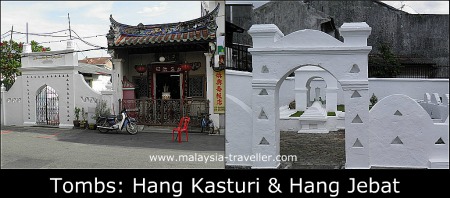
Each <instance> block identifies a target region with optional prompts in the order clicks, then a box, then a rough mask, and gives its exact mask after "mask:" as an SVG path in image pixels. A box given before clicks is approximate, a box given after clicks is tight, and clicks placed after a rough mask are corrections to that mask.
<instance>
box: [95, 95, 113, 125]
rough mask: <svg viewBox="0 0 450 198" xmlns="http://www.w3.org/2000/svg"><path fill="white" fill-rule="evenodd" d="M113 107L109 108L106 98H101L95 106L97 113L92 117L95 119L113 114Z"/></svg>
mask: <svg viewBox="0 0 450 198" xmlns="http://www.w3.org/2000/svg"><path fill="white" fill-rule="evenodd" d="M110 112H111V109H110V108H108V104H107V103H106V101H105V100H99V102H98V103H97V106H95V115H94V116H93V117H92V119H94V120H98V118H99V117H100V116H101V117H107V116H109V115H111V113H110ZM97 124H98V123H95V125H96V126H95V127H97Z"/></svg>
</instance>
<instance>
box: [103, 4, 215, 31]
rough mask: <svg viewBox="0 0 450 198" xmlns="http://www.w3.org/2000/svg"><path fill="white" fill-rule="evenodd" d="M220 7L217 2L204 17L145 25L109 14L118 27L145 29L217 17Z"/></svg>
mask: <svg viewBox="0 0 450 198" xmlns="http://www.w3.org/2000/svg"><path fill="white" fill-rule="evenodd" d="M219 7H220V3H219V4H217V6H216V8H214V10H213V11H211V12H210V13H208V14H206V15H204V16H202V17H199V18H196V19H191V20H188V21H181V22H173V23H160V24H148V25H143V24H142V23H139V24H138V25H135V26H134V25H128V24H123V23H120V22H117V21H116V20H115V19H114V18H113V16H112V14H110V15H109V21H110V22H111V25H112V26H116V27H117V26H119V27H137V28H144V29H147V28H156V27H162V26H175V25H178V24H192V23H196V22H198V21H202V20H206V19H208V18H210V17H211V16H213V17H214V18H215V17H216V16H217V14H218V12H219Z"/></svg>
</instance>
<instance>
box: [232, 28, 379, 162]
mask: <svg viewBox="0 0 450 198" xmlns="http://www.w3.org/2000/svg"><path fill="white" fill-rule="evenodd" d="M370 31H371V28H370V27H369V26H368V25H367V24H366V23H364V22H363V23H345V24H344V25H342V27H341V28H340V33H341V35H342V36H343V37H344V40H345V42H344V43H343V42H340V41H338V40H336V39H335V38H333V37H331V36H329V35H327V34H325V33H323V32H320V31H316V30H300V31H297V32H294V33H292V34H289V35H287V36H284V34H283V33H282V32H281V31H280V30H279V29H278V27H277V26H276V25H273V24H264V25H253V26H252V27H251V28H250V30H249V31H248V32H249V34H250V35H251V36H252V39H253V48H251V49H249V51H250V52H251V53H252V57H253V76H252V90H253V91H252V102H251V104H252V105H251V109H252V138H251V140H252V142H251V145H252V154H254V155H268V156H272V157H271V158H272V159H273V158H275V156H277V155H279V153H280V131H279V126H278V123H279V117H280V114H279V108H278V107H279V98H278V97H279V89H280V85H281V83H282V82H283V80H284V79H285V78H286V77H287V76H288V75H289V74H291V73H292V72H294V71H295V70H297V69H298V68H300V67H304V66H317V67H320V68H322V69H324V70H326V71H329V72H330V74H331V75H333V76H334V77H335V78H336V79H337V80H338V81H339V83H340V84H341V86H342V88H343V90H344V97H345V105H346V107H347V109H346V114H345V115H346V119H345V125H346V137H345V138H346V140H345V144H346V146H345V150H346V168H369V150H368V148H365V147H359V146H358V147H355V146H353V145H354V144H355V142H360V144H362V145H368V134H365V133H362V131H364V130H365V128H367V126H366V125H367V124H368V120H369V109H368V106H369V96H368V79H367V72H368V71H367V70H368V69H367V64H368V54H369V52H370V50H371V49H372V48H371V47H370V46H367V37H368V36H369V34H370ZM229 133H241V132H240V131H230V132H229ZM230 137H237V136H230ZM227 141H228V142H231V141H235V140H234V139H231V138H230V139H227ZM358 145H359V144H358ZM232 154H239V153H232ZM279 165H280V162H278V161H275V160H266V161H262V160H259V161H254V162H252V168H277V167H278V166H279Z"/></svg>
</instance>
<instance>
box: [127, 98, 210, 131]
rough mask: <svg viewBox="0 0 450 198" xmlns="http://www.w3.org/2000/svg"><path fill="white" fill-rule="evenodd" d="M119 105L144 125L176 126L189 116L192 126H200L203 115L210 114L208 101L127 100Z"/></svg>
mask: <svg viewBox="0 0 450 198" xmlns="http://www.w3.org/2000/svg"><path fill="white" fill-rule="evenodd" d="M119 104H120V109H123V108H126V109H127V110H128V111H129V115H130V116H131V117H133V118H135V119H136V121H137V122H138V124H142V125H169V126H175V125H177V124H178V122H179V121H180V118H181V117H183V116H189V117H191V121H190V126H200V121H201V118H202V115H204V114H206V113H208V112H209V100H206V99H184V100H183V99H168V100H165V99H125V100H120V101H119Z"/></svg>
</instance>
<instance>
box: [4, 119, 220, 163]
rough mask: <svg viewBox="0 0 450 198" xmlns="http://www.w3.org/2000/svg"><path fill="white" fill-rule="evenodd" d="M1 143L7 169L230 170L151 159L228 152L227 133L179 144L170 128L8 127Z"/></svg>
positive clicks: (196, 137)
mask: <svg viewBox="0 0 450 198" xmlns="http://www.w3.org/2000/svg"><path fill="white" fill-rule="evenodd" d="M147 131H148V129H147ZM1 143H2V144H1V147H2V148H1V168H33V169H34V168H224V163H223V161H215V162H207V163H205V162H204V161H183V162H176V161H171V162H168V161H151V160H150V157H149V156H150V155H153V156H156V155H160V156H162V155H173V156H176V157H178V156H179V155H190V156H189V157H191V158H190V159H191V160H192V159H194V160H195V159H199V156H200V155H202V156H205V155H208V156H211V155H213V156H219V155H223V154H224V150H225V148H224V136H223V135H220V136H217V135H207V134H206V133H203V134H201V133H189V142H183V143H181V144H179V143H177V142H172V134H171V129H170V128H167V130H163V129H161V128H159V129H158V130H156V132H139V133H138V134H136V135H129V134H128V133H126V132H125V131H124V132H119V133H116V132H110V133H106V134H104V133H100V132H99V131H97V130H81V129H59V128H42V127H9V126H2V129H1ZM195 154H197V155H196V156H195Z"/></svg>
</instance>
